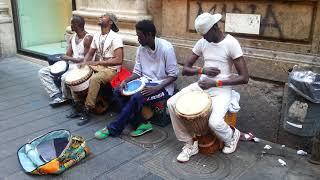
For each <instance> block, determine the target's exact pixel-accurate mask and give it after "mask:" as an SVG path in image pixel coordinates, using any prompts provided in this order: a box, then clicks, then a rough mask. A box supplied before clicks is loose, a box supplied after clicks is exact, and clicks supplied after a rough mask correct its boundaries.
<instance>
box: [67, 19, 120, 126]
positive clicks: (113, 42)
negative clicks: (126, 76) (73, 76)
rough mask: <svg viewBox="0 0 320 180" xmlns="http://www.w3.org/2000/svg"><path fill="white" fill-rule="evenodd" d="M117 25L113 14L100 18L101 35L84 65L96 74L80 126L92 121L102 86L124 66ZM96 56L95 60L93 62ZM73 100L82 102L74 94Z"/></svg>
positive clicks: (91, 80)
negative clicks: (91, 115) (91, 116)
mask: <svg viewBox="0 0 320 180" xmlns="http://www.w3.org/2000/svg"><path fill="white" fill-rule="evenodd" d="M116 23H117V18H116V16H115V15H114V14H111V13H106V14H104V15H102V16H101V17H100V18H99V21H98V25H99V26H100V27H101V33H99V34H96V35H95V36H94V39H93V42H92V44H91V48H90V50H89V52H88V54H87V55H86V56H85V58H84V62H83V64H86V65H89V66H90V67H91V68H92V69H93V70H94V73H93V75H92V76H91V79H90V84H89V89H88V95H87V97H86V100H85V103H84V108H83V110H82V111H83V112H82V113H81V117H80V120H81V121H80V122H79V123H78V125H79V126H81V125H84V124H87V123H88V122H89V121H90V117H89V112H90V110H92V109H94V108H95V105H96V100H97V96H98V93H99V90H100V86H101V85H102V84H106V83H109V82H110V81H111V80H112V78H113V77H114V76H115V75H116V74H117V73H118V72H119V70H120V67H121V65H122V61H123V42H122V39H121V37H120V36H119V35H118V34H117V33H115V32H118V31H119V29H118V27H117V25H116ZM94 55H95V60H94V61H93V57H94ZM73 98H74V99H75V101H78V102H79V101H80V98H79V97H77V95H76V94H74V93H73Z"/></svg>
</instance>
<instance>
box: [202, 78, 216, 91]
mask: <svg viewBox="0 0 320 180" xmlns="http://www.w3.org/2000/svg"><path fill="white" fill-rule="evenodd" d="M198 84H199V86H200V87H201V89H209V88H211V87H215V85H216V81H214V80H212V79H204V80H200V81H199V82H198Z"/></svg>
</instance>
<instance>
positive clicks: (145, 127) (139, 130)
mask: <svg viewBox="0 0 320 180" xmlns="http://www.w3.org/2000/svg"><path fill="white" fill-rule="evenodd" d="M149 131H152V124H151V123H150V122H148V123H144V124H140V125H139V127H138V128H137V129H136V130H134V131H132V132H131V133H130V135H131V136H132V137H138V136H141V135H143V134H145V133H147V132H149Z"/></svg>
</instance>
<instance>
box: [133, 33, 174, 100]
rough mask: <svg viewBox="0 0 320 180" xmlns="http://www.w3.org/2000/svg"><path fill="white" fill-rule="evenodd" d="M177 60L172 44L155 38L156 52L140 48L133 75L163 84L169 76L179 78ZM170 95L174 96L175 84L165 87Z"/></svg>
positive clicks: (147, 48)
mask: <svg viewBox="0 0 320 180" xmlns="http://www.w3.org/2000/svg"><path fill="white" fill-rule="evenodd" d="M178 72H179V69H178V66H177V58H176V55H175V52H174V48H173V46H172V44H171V43H170V42H168V41H166V40H164V39H161V38H155V50H154V51H152V50H151V49H150V48H149V47H147V46H146V47H143V46H139V48H138V49H137V55H136V63H135V66H134V69H133V73H135V74H137V75H139V76H140V77H144V78H146V79H148V80H149V81H150V82H154V83H161V82H162V81H163V80H165V79H166V78H168V76H172V77H177V76H178ZM165 89H166V91H167V92H168V94H169V95H172V94H173V91H174V84H173V83H172V84H170V85H168V86H167V87H165Z"/></svg>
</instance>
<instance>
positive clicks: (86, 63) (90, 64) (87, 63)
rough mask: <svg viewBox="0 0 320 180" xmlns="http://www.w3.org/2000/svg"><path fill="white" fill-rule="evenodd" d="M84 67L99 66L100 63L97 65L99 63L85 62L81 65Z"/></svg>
mask: <svg viewBox="0 0 320 180" xmlns="http://www.w3.org/2000/svg"><path fill="white" fill-rule="evenodd" d="M83 65H88V66H97V65H98V63H97V61H85V62H82V63H81V66H83Z"/></svg>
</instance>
